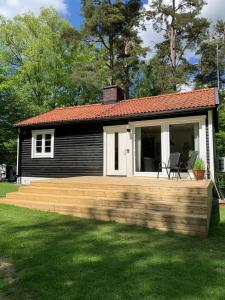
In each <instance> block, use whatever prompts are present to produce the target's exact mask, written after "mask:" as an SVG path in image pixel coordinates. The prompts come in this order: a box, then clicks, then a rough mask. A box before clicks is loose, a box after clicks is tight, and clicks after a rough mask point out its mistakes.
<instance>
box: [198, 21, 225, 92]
mask: <svg viewBox="0 0 225 300" xmlns="http://www.w3.org/2000/svg"><path fill="white" fill-rule="evenodd" d="M197 55H199V56H200V59H199V62H198V64H197V65H196V77H195V82H196V87H214V86H218V85H219V88H221V89H222V88H223V87H224V86H225V59H224V58H225V22H224V21H223V20H218V21H217V23H216V24H215V26H214V28H213V30H212V32H210V33H209V34H208V37H207V39H206V40H205V41H203V42H202V44H201V46H200V49H199V50H198V51H197ZM218 81H219V83H218Z"/></svg>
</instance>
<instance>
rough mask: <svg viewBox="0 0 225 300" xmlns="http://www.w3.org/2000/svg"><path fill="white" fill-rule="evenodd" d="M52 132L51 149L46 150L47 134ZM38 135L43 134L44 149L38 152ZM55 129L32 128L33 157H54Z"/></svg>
mask: <svg viewBox="0 0 225 300" xmlns="http://www.w3.org/2000/svg"><path fill="white" fill-rule="evenodd" d="M46 134H51V151H50V152H45V135H46ZM37 135H42V151H41V153H38V152H36V138H37ZM54 139H55V129H41V130H32V143H31V144H32V146H31V158H54Z"/></svg>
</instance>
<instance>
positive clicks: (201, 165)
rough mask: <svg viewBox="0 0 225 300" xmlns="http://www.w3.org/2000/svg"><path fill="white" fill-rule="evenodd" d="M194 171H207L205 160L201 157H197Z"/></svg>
mask: <svg viewBox="0 0 225 300" xmlns="http://www.w3.org/2000/svg"><path fill="white" fill-rule="evenodd" d="M193 169H194V170H205V162H204V160H203V159H202V158H200V157H197V159H196V161H195V164H194V167H193Z"/></svg>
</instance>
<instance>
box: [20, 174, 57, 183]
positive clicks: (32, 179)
mask: <svg viewBox="0 0 225 300" xmlns="http://www.w3.org/2000/svg"><path fill="white" fill-rule="evenodd" d="M18 179H19V180H20V181H19V182H20V184H23V185H28V184H30V183H31V181H38V180H48V179H49V180H50V179H54V178H45V177H23V176H21V177H19V178H18Z"/></svg>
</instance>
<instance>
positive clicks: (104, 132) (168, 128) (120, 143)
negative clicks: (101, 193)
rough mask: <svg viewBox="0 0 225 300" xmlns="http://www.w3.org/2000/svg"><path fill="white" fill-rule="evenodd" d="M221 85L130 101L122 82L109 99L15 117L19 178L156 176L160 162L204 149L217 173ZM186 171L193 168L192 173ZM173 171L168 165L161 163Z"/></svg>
mask: <svg viewBox="0 0 225 300" xmlns="http://www.w3.org/2000/svg"><path fill="white" fill-rule="evenodd" d="M217 107H218V94H217V90H216V89H214V88H208V89H202V90H194V91H191V92H182V93H174V94H166V95H160V96H153V97H145V98H139V99H131V100H123V93H122V90H121V89H120V88H119V87H118V86H109V87H106V88H104V90H103V100H102V103H101V104H88V105H83V106H72V107H64V108H56V109H53V110H51V111H49V112H46V113H43V114H41V115H38V116H35V117H32V118H29V119H26V120H24V121H21V122H18V123H16V124H15V127H16V128H17V129H18V155H17V171H18V181H19V182H20V183H22V184H29V183H30V181H31V180H32V181H34V180H36V179H46V178H63V177H75V176H87V175H89V176H90V175H91V176H92V175H93V176H103V175H104V176H150V177H155V178H156V175H157V171H158V165H159V162H160V161H163V162H167V161H168V158H169V154H170V153H171V152H180V153H181V160H182V161H187V159H188V156H189V153H190V151H193V150H196V151H198V152H199V156H200V157H201V158H202V159H203V160H204V161H205V164H206V165H207V167H208V168H207V171H208V172H207V176H208V178H212V179H213V177H214V161H215V146H214V132H215V130H216V128H217ZM184 175H185V174H184ZM160 176H161V177H165V176H166V173H165V170H160Z"/></svg>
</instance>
